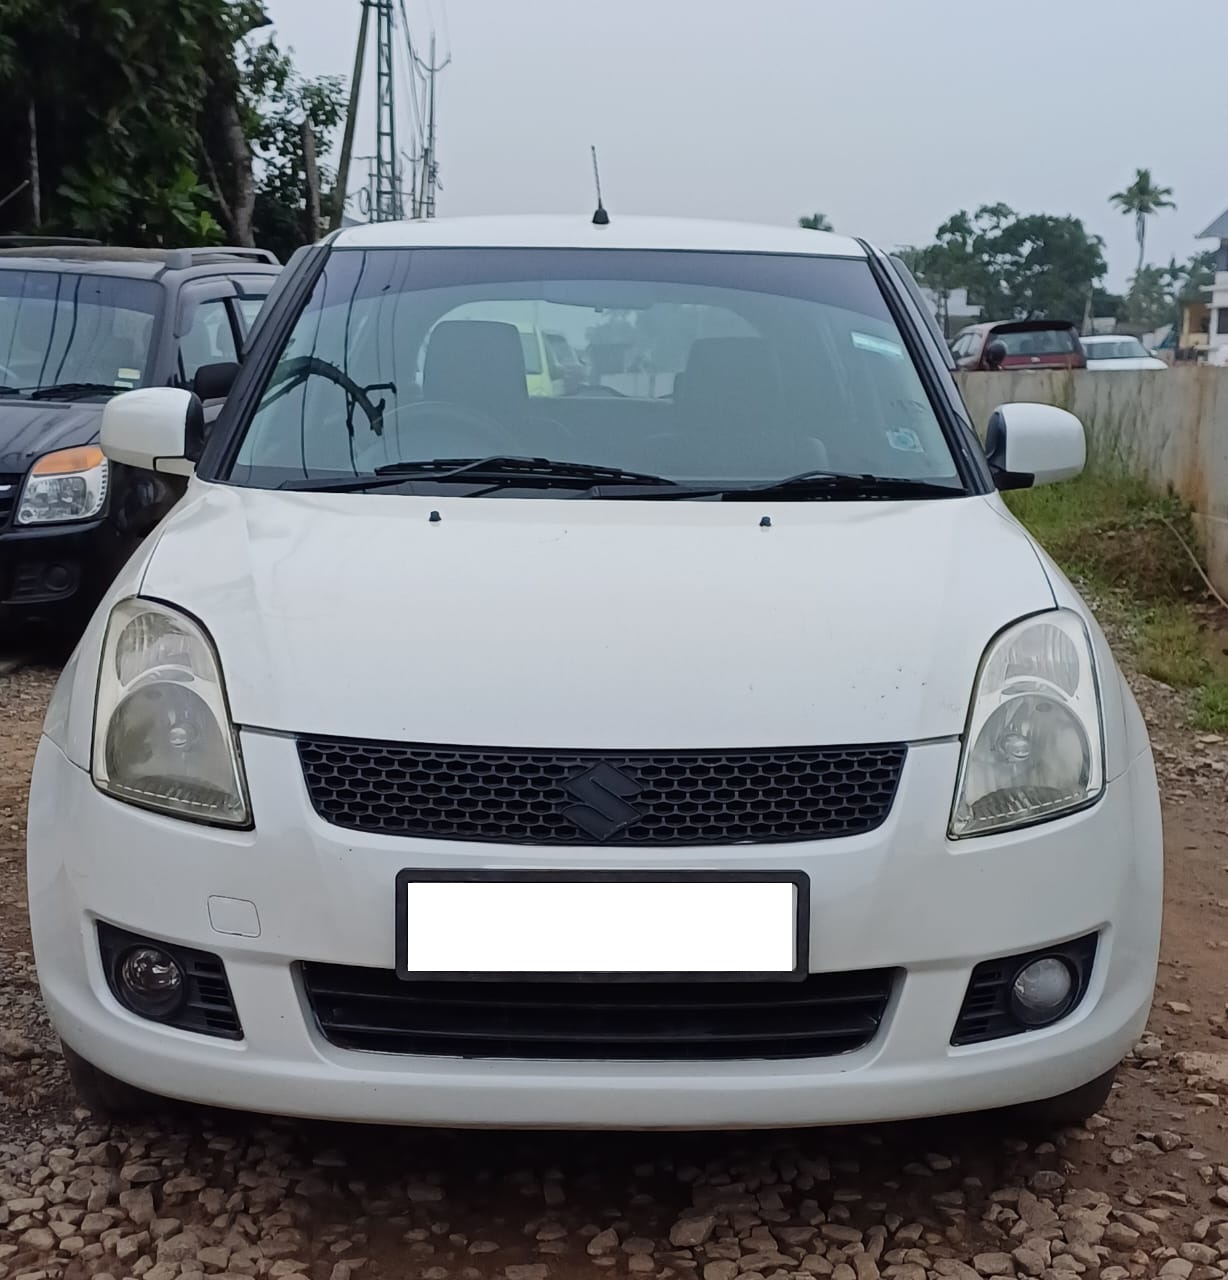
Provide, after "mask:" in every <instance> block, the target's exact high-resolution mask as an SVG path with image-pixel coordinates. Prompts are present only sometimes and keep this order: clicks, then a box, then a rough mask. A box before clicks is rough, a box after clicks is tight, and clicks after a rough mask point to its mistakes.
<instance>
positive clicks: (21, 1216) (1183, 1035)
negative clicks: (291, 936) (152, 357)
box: [0, 668, 1228, 1280]
mask: <svg viewBox="0 0 1228 1280" xmlns="http://www.w3.org/2000/svg"><path fill="white" fill-rule="evenodd" d="M53 679H54V673H53V672H52V671H50V670H46V669H38V668H26V669H24V670H22V671H20V672H19V673H18V674H16V675H15V676H11V677H7V678H5V677H0V869H2V870H3V872H4V873H5V874H4V875H3V876H2V877H0V972H2V974H3V978H4V982H3V983H2V984H0V1277H3V1276H6V1275H12V1276H24V1277H25V1278H26V1280H53V1278H55V1277H65V1280H76V1278H77V1277H84V1276H102V1275H109V1276H112V1277H116V1278H117V1280H118V1278H119V1277H126V1276H134V1277H141V1276H143V1277H145V1280H175V1277H178V1276H190V1275H194V1274H199V1273H201V1272H204V1273H207V1274H226V1275H234V1276H238V1275H245V1276H251V1275H257V1276H264V1275H270V1276H274V1277H279V1276H296V1275H306V1276H310V1277H311V1278H312V1280H350V1277H351V1276H353V1277H355V1280H365V1278H366V1277H367V1276H373V1277H381V1278H382V1277H387V1278H388V1280H393V1278H396V1280H402V1278H405V1280H451V1277H454V1276H455V1277H459V1278H460V1280H485V1277H496V1276H497V1277H506V1280H547V1277H570V1276H581V1275H591V1276H597V1275H601V1274H602V1273H605V1274H610V1273H613V1274H615V1275H622V1274H627V1273H629V1274H631V1275H638V1276H643V1277H649V1276H657V1277H661V1278H662V1280H668V1277H671V1276H680V1277H684V1278H685V1277H689V1276H697V1277H698V1276H702V1277H703V1280H734V1277H735V1276H740V1277H741V1280H784V1278H785V1277H790V1278H792V1277H811V1276H819V1277H823V1276H831V1277H833V1280H875V1277H878V1276H883V1277H891V1278H892V1280H934V1278H935V1277H957V1278H964V1280H975V1277H977V1276H995V1275H1003V1276H1016V1275H1017V1276H1041V1277H1048V1278H1049V1280H1070V1277H1071V1276H1077V1275H1086V1276H1088V1277H1091V1278H1092V1280H1097V1277H1098V1278H1099V1280H1126V1277H1128V1276H1138V1277H1150V1276H1164V1277H1166V1280H1221V1277H1223V1276H1225V1274H1226V1273H1228V1080H1226V1081H1224V1082H1222V1083H1221V1084H1219V1086H1218V1091H1217V1089H1216V1086H1215V1084H1214V1082H1213V1081H1211V1080H1210V1079H1208V1078H1206V1077H1200V1076H1197V1075H1196V1074H1194V1073H1192V1072H1191V1071H1190V1070H1189V1069H1188V1063H1187V1062H1186V1060H1185V1059H1184V1058H1183V1055H1184V1054H1186V1053H1190V1052H1202V1053H1213V1054H1221V1055H1228V1038H1226V1037H1228V1031H1226V1029H1225V1012H1226V1010H1225V1000H1226V999H1228V804H1225V799H1226V794H1228V743H1225V742H1222V741H1219V740H1214V739H1211V738H1206V737H1204V738H1199V737H1198V736H1197V735H1192V734H1189V733H1187V732H1185V731H1183V730H1181V729H1180V728H1179V727H1178V726H1179V724H1180V722H1181V721H1180V716H1181V708H1180V705H1179V704H1178V702H1177V699H1176V698H1175V696H1174V695H1172V694H1171V692H1170V691H1167V690H1165V689H1164V688H1163V687H1162V686H1155V685H1152V684H1149V683H1148V682H1145V681H1143V682H1140V699H1141V701H1143V703H1144V708H1145V711H1146V712H1147V714H1148V718H1149V720H1150V721H1151V723H1152V725H1153V730H1154V733H1155V740H1156V747H1157V755H1158V759H1159V765H1160V771H1161V775H1162V781H1163V786H1164V791H1165V799H1166V806H1167V819H1166V836H1167V847H1168V858H1169V864H1168V884H1167V911H1166V933H1165V941H1164V958H1163V967H1162V972H1161V980H1160V991H1159V995H1158V997H1157V1005H1156V1012H1155V1015H1154V1017H1153V1020H1152V1035H1153V1038H1152V1039H1150V1040H1149V1041H1147V1042H1144V1046H1143V1047H1142V1048H1141V1050H1140V1053H1139V1055H1138V1056H1136V1058H1135V1059H1133V1060H1132V1061H1131V1062H1130V1063H1129V1064H1128V1065H1127V1066H1126V1068H1125V1069H1124V1070H1123V1072H1122V1074H1121V1077H1120V1084H1119V1087H1118V1088H1117V1090H1116V1091H1115V1093H1114V1096H1113V1098H1112V1100H1111V1102H1110V1104H1109V1105H1108V1107H1107V1108H1106V1113H1105V1115H1103V1116H1101V1117H1097V1118H1096V1120H1094V1121H1093V1122H1092V1123H1091V1124H1090V1125H1089V1127H1088V1128H1087V1129H1080V1130H1074V1131H1070V1132H1067V1133H1063V1134H1058V1135H1053V1136H1052V1138H1051V1139H1050V1140H1046V1141H1041V1142H1036V1141H1035V1140H1034V1139H1033V1140H1032V1141H1031V1142H1029V1141H1025V1140H1024V1139H1023V1138H1010V1137H1007V1138H1003V1137H1002V1136H1001V1134H1000V1133H999V1132H995V1131H993V1130H992V1129H991V1128H990V1127H988V1126H987V1125H986V1123H985V1122H984V1121H977V1120H975V1119H972V1120H968V1121H961V1122H949V1121H948V1122H930V1123H925V1124H914V1125H894V1126H887V1127H882V1128H876V1129H860V1130H852V1131H835V1130H827V1131H808V1132H801V1133H772V1134H739V1135H727V1134H714V1135H578V1136H577V1135H546V1136H543V1135H516V1134H505V1133H504V1134H464V1133H436V1132H423V1131H388V1130H377V1131H373V1130H364V1129H353V1128H336V1127H326V1126H318V1125H308V1124H297V1123H280V1122H278V1123H269V1122H264V1121H260V1120H258V1119H252V1118H245V1117H239V1116H227V1115H219V1114H216V1113H205V1112H200V1111H185V1112H180V1113H177V1114H176V1115H174V1116H172V1117H168V1118H167V1120H166V1123H165V1125H164V1126H163V1127H162V1128H160V1129H149V1130H132V1129H115V1130H112V1131H107V1130H105V1129H100V1128H97V1127H93V1126H91V1123H90V1121H89V1118H88V1117H87V1116H86V1115H85V1114H84V1113H80V1112H77V1113H74V1110H73V1107H74V1103H73V1100H72V1098H71V1096H70V1094H69V1091H68V1089H67V1084H66V1081H65V1079H64V1075H63V1069H62V1065H61V1063H60V1059H59V1056H58V1053H57V1052H56V1050H55V1042H54V1038H53V1036H52V1035H51V1032H50V1028H49V1026H48V1025H47V1023H46V1020H45V1018H44V1017H43V1015H42V1012H41V1007H40V1005H39V1002H38V997H37V987H36V983H35V979H34V973H33V968H32V964H31V958H30V955H29V939H28V933H27V928H26V920H25V907H24V867H23V851H22V846H23V834H22V833H23V822H24V805H25V788H26V779H27V777H28V772H29V768H30V765H31V761H32V757H33V750H34V746H35V743H36V740H37V734H38V730H39V726H40V724H41V719H42V714H43V708H44V705H45V701H46V698H47V697H48V695H49V693H50V689H51V686H52V682H53ZM1223 1061H1224V1062H1225V1063H1228V1056H1225V1057H1224V1058H1223ZM1221 1095H1222V1096H1221Z"/></svg>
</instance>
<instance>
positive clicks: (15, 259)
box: [0, 240, 282, 280]
mask: <svg viewBox="0 0 1228 1280" xmlns="http://www.w3.org/2000/svg"><path fill="white" fill-rule="evenodd" d="M60 267H67V268H70V269H71V270H72V271H73V272H76V273H78V274H81V275H110V276H124V277H127V278H129V279H131V278H137V279H146V280H155V279H157V278H159V277H160V276H162V275H164V274H166V273H167V272H169V271H198V272H200V273H201V274H219V273H231V274H254V275H276V274H277V273H278V272H280V271H281V269H282V268H281V266H280V265H279V264H278V263H277V261H276V259H275V258H274V257H273V255H272V254H271V253H267V252H266V251H265V250H262V249H230V248H197V249H141V248H130V247H127V246H123V245H74V244H48V245H20V246H17V247H12V248H10V247H6V246H5V245H4V242H3V240H0V271H5V270H9V271H54V270H56V269H58V268H60Z"/></svg>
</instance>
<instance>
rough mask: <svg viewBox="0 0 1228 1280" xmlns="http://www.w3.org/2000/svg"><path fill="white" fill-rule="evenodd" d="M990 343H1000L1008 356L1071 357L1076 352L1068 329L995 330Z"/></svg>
mask: <svg viewBox="0 0 1228 1280" xmlns="http://www.w3.org/2000/svg"><path fill="white" fill-rule="evenodd" d="M989 340H990V342H1000V343H1001V344H1002V345H1003V346H1004V347H1005V348H1006V354H1007V355H1008V356H1052V355H1073V354H1074V352H1075V351H1077V350H1078V344H1077V341H1076V339H1075V335H1074V333H1073V332H1072V331H1071V330H1070V329H1024V330H1017V329H1016V330H1010V329H1007V330H1006V331H1005V332H1003V331H1002V330H995V331H994V332H993V333H992V334H991V335H990V338H989Z"/></svg>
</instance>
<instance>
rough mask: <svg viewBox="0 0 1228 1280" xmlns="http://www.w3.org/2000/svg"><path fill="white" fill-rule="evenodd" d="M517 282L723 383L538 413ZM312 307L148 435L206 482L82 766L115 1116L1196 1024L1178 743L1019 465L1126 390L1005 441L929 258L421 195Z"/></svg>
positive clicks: (924, 1062) (89, 1053)
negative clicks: (485, 308)
mask: <svg viewBox="0 0 1228 1280" xmlns="http://www.w3.org/2000/svg"><path fill="white" fill-rule="evenodd" d="M508 301H513V302H516V303H519V304H522V305H523V307H524V309H525V312H526V314H527V315H538V316H539V317H540V323H541V324H543V325H547V326H549V327H550V328H551V329H558V331H560V332H569V333H584V332H590V333H594V334H597V336H598V338H599V340H601V341H602V342H604V343H605V344H606V349H605V351H604V354H603V357H602V359H603V363H602V366H601V367H602V368H603V369H605V370H607V372H606V374H604V375H603V376H608V377H611V378H615V379H616V378H618V377H619V374H618V372H617V369H618V368H619V367H623V366H625V367H626V368H627V369H631V368H634V367H639V366H642V365H643V364H644V363H645V362H646V361H648V360H651V363H652V366H653V368H654V369H655V371H656V372H657V374H658V376H660V378H661V385H665V386H670V387H672V388H673V390H672V394H668V395H667V396H666V397H665V398H660V397H659V396H656V397H653V398H647V397H645V398H639V397H637V396H634V395H630V394H627V393H626V392H625V390H624V391H623V392H622V393H614V394H609V395H604V394H599V393H598V394H576V395H574V396H561V397H554V398H552V399H550V400H549V401H548V402H547V401H544V400H541V399H540V398H537V399H534V398H531V397H530V396H529V395H528V394H527V390H526V380H525V369H524V363H523V350H522V345H521V342H520V338H519V335H518V332H517V328H516V325H515V324H514V323H511V322H509V321H507V320H487V319H481V318H476V319H475V318H473V317H474V315H475V304H479V305H477V311H479V312H480V310H481V307H480V304H484V303H489V304H491V305H492V307H494V306H495V305H496V304H498V308H499V309H500V311H501V312H505V311H506V306H505V305H504V304H506V303H507V302H508ZM270 307H271V309H270V311H269V312H268V314H267V315H266V318H265V323H264V324H263V325H262V327H261V332H260V334H259V337H258V339H257V341H256V343H255V346H254V348H253V350H252V351H251V352H250V353H249V356H248V358H247V361H246V363H245V365H244V367H243V370H242V372H241V373H240V375H239V380H238V382H237V384H236V385H235V386H234V388H233V391H232V393H231V395H230V398H229V401H228V403H227V406H226V410H225V412H224V413H223V415H222V417H221V419H220V420H219V422H218V424H217V426H216V427H215V428H214V429H213V430H212V431H211V432H210V433H209V436H208V439H207V440H203V442H202V435H203V434H204V431H203V428H202V425H201V411H200V406H199V403H198V402H196V401H195V400H194V398H193V397H192V395H191V394H190V393H188V392H187V391H180V390H176V389H170V388H156V389H147V390H141V391H136V392H133V393H130V394H127V395H124V396H121V397H118V398H117V399H115V400H113V401H112V402H111V404H110V405H109V406H108V409H107V416H106V421H105V425H104V427H103V431H102V442H103V447H104V448H105V450H106V452H107V454H108V456H109V457H110V458H111V459H112V460H113V461H114V462H116V463H120V464H126V465H128V466H135V467H144V468H148V469H151V470H162V471H170V472H175V473H182V472H193V473H194V474H193V475H192V479H191V482H190V486H189V489H188V492H187V494H186V496H185V498H184V499H183V500H182V502H181V503H180V504H179V506H178V507H177V508H176V509H175V510H174V512H172V514H171V515H170V516H169V517H168V518H167V519H166V521H165V522H164V523H163V524H162V526H161V527H160V529H159V530H158V531H157V532H156V533H155V534H154V536H153V537H151V538H150V539H149V541H148V542H147V543H146V544H145V546H144V547H143V548H142V550H141V551H140V552H139V553H138V554H137V556H136V558H135V559H134V560H133V561H132V562H131V563H130V564H129V565H128V567H127V569H126V570H125V571H124V572H123V573H122V574H121V575H120V578H119V580H118V581H117V583H116V584H115V586H114V588H113V590H112V591H111V592H110V595H109V596H108V598H107V599H106V600H105V601H104V603H103V605H102V607H101V608H100V610H99V612H98V614H97V616H96V617H95V618H94V620H93V622H92V624H91V625H90V627H89V630H88V632H87V633H86V635H85V637H84V639H83V640H82V642H81V644H80V646H79V648H78V649H77V651H76V653H75V655H74V657H73V659H72V661H71V663H70V665H69V666H68V668H67V669H66V670H65V672H64V675H63V678H62V679H61V681H60V683H59V686H58V688H57V690H56V692H55V695H54V698H53V700H52V703H51V706H50V709H49V712H48V715H47V723H46V731H45V736H44V737H43V739H42V742H41V745H40V747H39V751H38V758H37V762H36V766H35V771H34V780H33V785H32V791H31V800H30V825H29V886H30V909H31V917H32V923H33V931H34V942H35V948H36V952H37V960H38V972H39V976H40V979H41V982H42V987H43V994H44V997H45V1000H46V1004H47V1008H48V1009H49V1011H50V1014H51V1017H52V1019H53V1020H54V1023H55V1026H56V1028H57V1029H58V1030H59V1032H60V1035H61V1037H62V1039H63V1041H64V1045H65V1053H66V1055H67V1057H68V1062H69V1065H70V1067H71V1070H72V1074H73V1077H74V1080H75V1081H76V1084H77V1086H78V1089H79V1090H80V1092H81V1095H82V1097H83V1098H84V1099H85V1100H86V1101H87V1102H88V1103H89V1104H90V1105H91V1106H94V1107H96V1108H99V1109H100V1110H101V1109H106V1108H110V1109H112V1110H123V1109H125V1108H131V1107H133V1106H137V1105H141V1104H142V1102H144V1103H148V1098H147V1097H144V1096H143V1095H142V1093H141V1092H140V1091H146V1092H147V1093H152V1094H158V1095H166V1096H170V1097H173V1098H177V1099H187V1100H192V1101H196V1102H201V1103H208V1104H215V1105H219V1106H224V1107H233V1108H239V1109H249V1110H254V1111H260V1112H274V1113H282V1114H290V1115H297V1116H314V1117H325V1118H330V1119H334V1120H349V1121H374V1122H385V1123H388V1122H391V1123H402V1122H403V1123H420V1124H431V1125H475V1126H483V1125H493V1126H529V1127H534V1126H547V1127H548V1126H558V1127H573V1126H575V1127H584V1126H589V1127H619V1126H628V1127H636V1128H644V1127H654V1126H662V1127H669V1128H678V1127H726V1126H773V1125H810V1124H827V1123H835V1122H841V1123H843V1122H860V1121H875V1120H887V1119H893V1118H899V1117H913V1116H923V1115H934V1114H941V1113H950V1112H963V1111H969V1110H978V1109H993V1108H999V1107H1004V1106H1008V1105H1012V1104H1035V1108H1036V1114H1037V1115H1039V1116H1040V1117H1042V1118H1045V1119H1047V1120H1050V1121H1055V1122H1060V1121H1070V1120H1073V1119H1076V1118H1079V1117H1083V1116H1086V1115H1087V1114H1089V1113H1091V1112H1093V1111H1095V1110H1096V1109H1097V1108H1098V1107H1099V1106H1100V1105H1101V1104H1102V1102H1103V1101H1104V1098H1105V1097H1106V1095H1107V1092H1108V1089H1109V1086H1110V1081H1111V1079H1112V1074H1113V1071H1114V1068H1115V1067H1116V1066H1117V1064H1118V1062H1119V1061H1120V1060H1121V1059H1122V1058H1123V1056H1124V1055H1125V1054H1126V1053H1127V1052H1128V1050H1129V1049H1130V1048H1131V1046H1132V1044H1133V1043H1134V1042H1135V1040H1136V1039H1137V1037H1138V1036H1139V1034H1140V1032H1141V1031H1142V1030H1143V1027H1144V1024H1145V1022H1146V1020H1147V1016H1148V1010H1149V1007H1150V1003H1151V999H1152V991H1153V985H1154V978H1155V971H1156V963H1157V949H1158V940H1159V932H1160V911H1161V898H1162V885H1161V880H1162V869H1161V862H1162V858H1161V832H1160V814H1159V803H1158V798H1157V788H1156V781H1155V775H1154V771H1153V765H1152V757H1151V752H1150V748H1149V745H1148V739H1147V734H1146V730H1145V728H1144V724H1143V721H1142V718H1141V717H1140V715H1139V712H1138V709H1137V708H1136V706H1135V702H1134V700H1133V698H1132V697H1131V695H1130V692H1129V690H1128V689H1127V687H1126V685H1125V683H1124V682H1123V680H1122V677H1121V675H1120V674H1119V673H1118V669H1117V667H1116V666H1115V664H1114V660H1113V657H1112V654H1111V653H1110V651H1109V647H1108V645H1107V644H1106V642H1105V638H1104V636H1103V635H1102V634H1101V631H1100V629H1099V628H1098V627H1097V625H1096V623H1095V621H1094V620H1093V618H1092V617H1091V615H1090V614H1089V612H1088V610H1087V608H1086V606H1085V605H1084V604H1083V602H1082V601H1081V600H1080V599H1079V597H1078V595H1076V593H1075V591H1074V590H1073V588H1072V587H1071V585H1070V584H1069V583H1068V582H1067V580H1066V579H1065V578H1064V577H1063V576H1062V574H1061V573H1060V572H1059V571H1058V569H1057V568H1056V567H1055V566H1054V565H1053V563H1052V562H1051V561H1050V560H1049V559H1048V558H1047V557H1046V556H1045V554H1044V552H1043V551H1042V550H1041V549H1040V548H1039V547H1038V546H1037V545H1036V544H1035V543H1034V542H1033V540H1032V539H1031V538H1030V537H1029V535H1028V534H1027V533H1026V532H1025V530H1024V529H1023V528H1022V527H1021V526H1020V525H1019V524H1018V523H1017V522H1016V521H1015V520H1014V519H1013V518H1012V517H1011V515H1010V514H1009V512H1008V511H1007V509H1006V507H1005V506H1004V505H1003V502H1002V500H1001V498H1000V496H999V493H998V490H999V489H1003V488H1016V487H1020V486H1026V485H1031V484H1044V483H1047V482H1050V481H1058V480H1063V479H1066V478H1068V477H1071V476H1074V475H1076V474H1077V473H1078V472H1079V471H1080V469H1081V468H1082V466H1083V463H1084V456H1085V448H1084V438H1083V431H1082V428H1081V427H1080V425H1079V423H1078V421H1077V420H1076V419H1074V418H1073V417H1071V416H1070V415H1069V414H1067V413H1065V412H1063V411H1061V410H1059V409H1056V408H1051V407H1047V406H1041V405H1032V404H1012V405H1006V406H1004V407H1002V408H1001V409H999V410H998V412H997V414H996V415H995V416H994V419H993V423H992V426H991V429H990V433H989V446H988V453H986V452H985V451H983V450H982V448H981V446H980V444H979V443H978V440H977V436H976V434H975V433H974V431H973V428H972V424H971V423H970V421H969V420H968V416H967V412H966V410H965V408H964V406H963V402H962V401H961V399H960V397H959V394H958V391H957V389H956V385H955V382H954V380H953V379H952V377H951V374H950V371H949V363H948V358H947V355H946V352H945V348H944V346H943V344H942V342H941V335H939V334H938V333H937V331H936V329H935V328H934V327H933V325H932V321H930V320H927V318H926V316H927V313H926V312H925V310H924V307H923V304H921V302H920V299H919V295H918V294H917V292H916V290H915V285H914V284H913V283H912V281H911V277H907V276H906V274H903V273H902V268H900V267H899V266H898V265H897V264H895V263H894V262H893V261H892V260H891V259H889V258H887V257H885V256H883V255H881V254H880V253H879V252H877V251H876V250H874V249H873V248H871V247H869V246H867V245H865V244H863V243H861V242H859V241H856V240H851V239H844V238H841V237H837V236H833V235H824V234H818V233H814V232H808V231H803V232H796V231H787V230H772V229H760V228H746V227H738V226H725V225H722V224H710V223H686V222H671V221H655V220H636V219H623V218H619V217H615V218H614V219H613V220H612V222H611V224H610V225H608V226H596V225H590V224H589V223H588V222H587V221H582V220H579V219H574V220H572V219H565V218H560V219H548V218H541V219H482V220H475V221H455V222H448V221H437V222H431V223H424V224H415V225H395V224H383V225H375V226H370V227H362V228H355V229H351V230H347V231H344V232H342V233H341V234H340V235H338V236H336V237H334V238H332V239H331V240H330V241H329V242H327V243H325V244H323V245H320V246H317V247H315V248H314V249H312V250H310V251H309V252H308V253H306V254H305V255H304V256H303V257H301V258H300V259H299V260H298V262H297V264H296V265H293V266H292V267H291V268H290V272H289V275H288V276H287V277H284V278H283V286H282V288H281V289H280V291H279V296H278V297H277V298H276V299H275V300H274V301H273V302H272V303H271V304H270ZM461 308H464V314H465V315H466V316H467V317H469V318H468V319H465V320H457V319H452V318H450V317H452V316H453V315H454V313H456V312H457V311H459V310H460V309H461ZM598 331H600V333H598ZM619 350H621V352H622V354H621V355H619V354H618V351H619ZM620 361H621V362H622V363H621V365H620V363H619V362H620ZM610 368H614V369H615V372H614V373H609V372H608V370H609V369H610ZM419 370H421V377H420V379H419V376H418V371H419ZM633 381H634V379H630V380H628V379H623V385H624V387H625V386H626V385H630V383H631V382H633ZM602 385H604V384H602ZM591 390H592V389H591V388H590V391H591Z"/></svg>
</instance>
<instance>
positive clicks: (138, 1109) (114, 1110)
mask: <svg viewBox="0 0 1228 1280" xmlns="http://www.w3.org/2000/svg"><path fill="white" fill-rule="evenodd" d="M60 1047H61V1050H62V1051H63V1054H64V1065H65V1066H66V1067H67V1068H68V1078H69V1079H70V1080H71V1081H72V1087H73V1090H74V1092H75V1093H76V1095H77V1098H78V1100H79V1101H80V1103H81V1105H82V1106H83V1107H87V1108H88V1109H89V1110H90V1111H92V1112H93V1113H94V1116H95V1118H96V1119H98V1120H100V1121H104V1122H105V1121H108V1120H126V1119H134V1118H137V1117H141V1116H147V1115H149V1114H151V1113H152V1112H154V1111H156V1110H157V1109H158V1107H159V1105H160V1100H159V1099H158V1098H156V1097H155V1096H154V1095H153V1094H152V1093H146V1092H145V1091H144V1090H143V1089H138V1088H136V1086H135V1085H130V1084H125V1083H124V1082H123V1081H122V1080H116V1078H115V1077H114V1076H109V1075H107V1073H106V1072H105V1071H102V1070H100V1069H99V1068H98V1067H96V1066H94V1064H93V1063H92V1062H89V1061H87V1060H86V1059H85V1058H83V1057H82V1056H81V1055H80V1054H79V1053H78V1052H77V1051H76V1050H75V1049H70V1048H69V1047H68V1045H66V1044H63V1043H61V1046H60Z"/></svg>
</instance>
